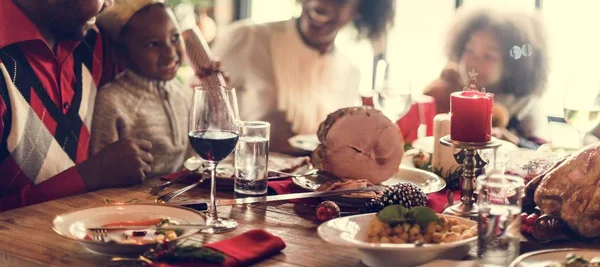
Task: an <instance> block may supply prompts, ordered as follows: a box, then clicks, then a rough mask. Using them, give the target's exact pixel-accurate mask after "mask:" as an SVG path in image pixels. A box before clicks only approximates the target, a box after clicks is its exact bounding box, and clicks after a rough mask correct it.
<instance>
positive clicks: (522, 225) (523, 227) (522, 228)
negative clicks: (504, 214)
mask: <svg viewBox="0 0 600 267" xmlns="http://www.w3.org/2000/svg"><path fill="white" fill-rule="evenodd" d="M527 228H528V226H527V225H525V224H521V233H523V234H528V233H529V232H527V230H528V229H527Z"/></svg>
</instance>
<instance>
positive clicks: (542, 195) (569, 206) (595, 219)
mask: <svg viewBox="0 0 600 267" xmlns="http://www.w3.org/2000/svg"><path fill="white" fill-rule="evenodd" d="M598 162H600V144H596V145H593V146H589V147H587V148H585V149H583V150H580V151H579V152H577V153H575V154H573V155H571V156H570V157H568V158H567V159H566V160H564V161H562V162H558V163H557V164H555V165H554V166H553V167H552V168H551V169H550V170H548V171H547V172H545V173H542V174H541V175H539V176H537V177H535V178H534V179H532V180H531V181H530V182H529V183H528V184H527V186H526V188H525V199H524V202H523V203H524V208H526V209H527V208H529V209H530V208H532V206H535V205H537V206H538V207H539V209H540V210H541V211H542V214H548V215H551V216H553V217H555V218H558V219H561V220H562V221H563V222H564V223H565V224H566V225H567V226H568V227H569V228H570V229H571V230H573V231H574V232H575V233H577V234H578V235H580V236H582V237H589V238H594V237H598V236H600V164H598ZM533 203H535V204H533Z"/></svg>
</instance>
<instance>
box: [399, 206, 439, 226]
mask: <svg viewBox="0 0 600 267" xmlns="http://www.w3.org/2000/svg"><path fill="white" fill-rule="evenodd" d="M406 217H407V218H409V219H411V220H414V221H415V223H417V224H419V226H421V229H425V228H427V226H428V225H429V223H430V222H436V223H438V224H441V223H442V222H441V221H440V217H438V216H437V214H435V211H433V210H432V209H430V208H428V207H424V206H420V207H413V208H412V209H410V210H409V211H408V213H407V214H406Z"/></svg>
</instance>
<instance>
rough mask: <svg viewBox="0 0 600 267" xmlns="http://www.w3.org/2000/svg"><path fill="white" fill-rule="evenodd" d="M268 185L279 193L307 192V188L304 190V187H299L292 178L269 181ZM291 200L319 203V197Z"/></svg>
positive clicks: (293, 200) (307, 203)
mask: <svg viewBox="0 0 600 267" xmlns="http://www.w3.org/2000/svg"><path fill="white" fill-rule="evenodd" d="M268 185H269V187H270V188H271V189H273V191H275V193H277V194H278V195H283V194H291V193H302V192H306V190H304V189H302V188H300V187H298V186H297V185H296V184H294V182H292V178H287V179H281V180H275V181H269V183H268ZM289 202H291V203H297V204H306V205H318V204H319V199H316V198H304V199H292V200H289Z"/></svg>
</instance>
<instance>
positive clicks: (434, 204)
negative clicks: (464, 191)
mask: <svg viewBox="0 0 600 267" xmlns="http://www.w3.org/2000/svg"><path fill="white" fill-rule="evenodd" d="M452 193H454V201H455V202H454V203H456V201H460V189H457V190H454V191H452ZM446 194H447V191H446V190H443V191H440V192H436V193H431V194H429V195H427V207H429V208H430V209H432V210H433V211H435V212H437V213H442V212H443V211H444V206H445V205H446V204H448V198H447V197H446Z"/></svg>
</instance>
